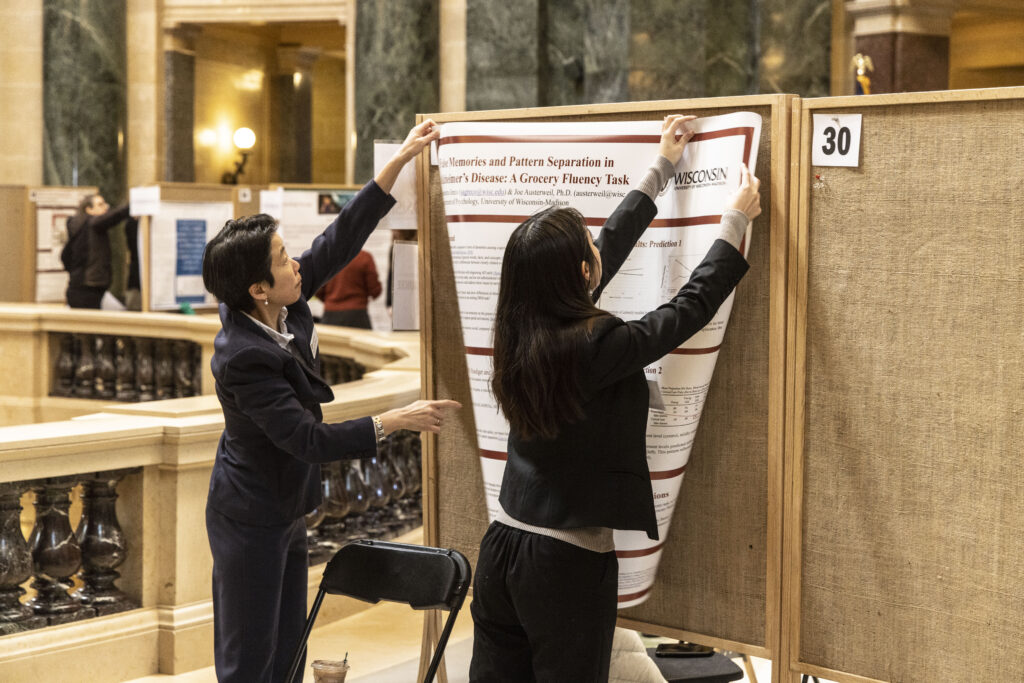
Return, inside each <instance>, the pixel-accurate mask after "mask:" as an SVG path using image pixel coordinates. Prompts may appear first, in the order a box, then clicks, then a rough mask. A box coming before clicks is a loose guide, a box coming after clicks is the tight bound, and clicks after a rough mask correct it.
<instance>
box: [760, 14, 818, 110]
mask: <svg viewBox="0 0 1024 683" xmlns="http://www.w3.org/2000/svg"><path fill="white" fill-rule="evenodd" d="M758 7H759V8H760V16H759V18H758V23H759V31H760V44H759V49H758V51H757V53H756V62H757V66H758V70H759V74H758V76H759V82H760V84H759V86H758V89H757V90H753V91H752V92H763V93H773V92H779V93H795V94H797V95H800V96H801V97H827V96H828V95H829V94H830V93H829V86H830V83H831V45H832V5H831V2H830V0H762V1H761V2H759V3H758Z"/></svg>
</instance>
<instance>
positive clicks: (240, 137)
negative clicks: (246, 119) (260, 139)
mask: <svg viewBox="0 0 1024 683" xmlns="http://www.w3.org/2000/svg"><path fill="white" fill-rule="evenodd" d="M231 140H232V141H233V142H234V143H235V147H236V148H237V149H238V152H239V154H241V155H242V159H241V160H240V161H236V162H235V170H234V171H224V175H222V176H221V178H220V181H221V182H222V183H224V184H225V185H237V184H238V176H240V175H242V173H244V172H245V162H246V161H248V160H249V150H250V149H252V147H253V145H255V144H256V133H254V132H252V128H239V129H238V130H236V131H235V134H234V135H233V136H232V137H231Z"/></svg>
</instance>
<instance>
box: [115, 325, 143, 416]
mask: <svg viewBox="0 0 1024 683" xmlns="http://www.w3.org/2000/svg"><path fill="white" fill-rule="evenodd" d="M114 358H115V361H114V365H115V366H116V370H117V379H116V380H115V381H114V398H116V399H117V400H118V401H134V400H136V399H137V398H138V397H139V390H138V388H137V387H136V386H135V349H134V348H133V344H132V340H131V338H130V337H118V338H117V340H116V341H115V342H114Z"/></svg>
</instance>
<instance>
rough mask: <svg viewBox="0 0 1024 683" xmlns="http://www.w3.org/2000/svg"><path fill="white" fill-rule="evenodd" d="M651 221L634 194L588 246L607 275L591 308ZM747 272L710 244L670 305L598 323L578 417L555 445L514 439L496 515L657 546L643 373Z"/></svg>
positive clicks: (652, 210)
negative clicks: (609, 532) (602, 530)
mask: <svg viewBox="0 0 1024 683" xmlns="http://www.w3.org/2000/svg"><path fill="white" fill-rule="evenodd" d="M657 212H658V210H657V208H656V207H655V205H654V202H652V201H651V200H650V198H648V197H647V195H645V194H643V193H641V192H637V191H635V190H634V191H633V192H630V193H629V194H628V195H626V197H625V199H623V200H622V203H621V204H620V205H619V206H618V208H617V209H616V210H615V212H614V213H613V214H612V215H611V216H610V217H609V218H608V221H607V223H605V225H604V228H603V229H602V230H601V234H600V235H599V236H598V238H597V239H596V240H594V244H595V245H597V248H598V250H599V251H600V252H601V263H602V266H603V269H602V276H601V284H600V286H599V287H598V288H597V290H596V291H595V292H594V298H595V300H596V299H597V298H598V297H599V296H600V294H601V292H602V291H603V290H604V288H605V286H606V285H607V284H608V281H609V280H611V278H612V277H613V276H614V275H615V273H616V272H618V270H619V268H620V267H621V266H622V264H623V262H624V261H625V260H626V257H627V256H629V252H630V251H631V250H632V249H633V245H634V244H636V241H637V240H638V239H639V238H640V235H642V234H643V232H644V230H645V229H646V228H647V226H648V225H649V224H650V222H651V220H652V219H653V218H654V216H655V214H656V213H657ZM748 268H749V266H748V265H747V262H746V260H745V259H744V258H743V256H742V255H740V253H739V252H738V251H737V250H736V249H735V248H734V247H733V246H732V245H731V244H729V243H728V242H725V241H723V240H716V241H715V243H714V244H713V245H712V246H711V249H709V250H708V253H707V255H706V256H705V257H704V260H703V261H702V262H701V263H700V265H698V266H697V267H696V268H694V269H693V273H692V274H691V276H690V279H689V281H688V282H687V283H686V284H685V285H683V287H682V288H681V289H680V290H679V291H678V292H677V293H676V295H675V296H674V297H673V298H672V299H671V300H670V301H668V302H666V303H664V304H662V305H661V306H659V307H658V308H657V309H655V310H653V311H651V312H650V313H648V314H647V315H645V316H644V317H642V318H641V319H639V320H630V321H628V322H627V321H623V320H622V319H620V318H616V317H614V316H611V315H608V316H603V317H600V318H597V319H596V322H595V323H594V327H593V329H592V330H591V332H590V335H589V337H588V340H587V343H586V345H585V347H584V349H583V351H582V353H581V357H580V384H581V389H582V392H583V399H584V405H583V413H584V416H583V418H582V419H581V420H580V421H578V422H575V423H571V424H566V425H564V426H563V427H562V429H561V431H560V432H559V434H558V436H556V437H555V438H553V439H540V438H537V439H531V440H526V439H523V438H521V437H520V436H519V434H518V433H516V431H515V430H514V429H513V430H511V431H510V433H509V437H508V462H507V463H506V465H505V475H504V478H503V479H502V482H501V493H500V494H499V501H500V502H501V506H502V508H504V510H505V511H506V512H507V513H508V514H510V515H511V516H512V517H514V518H515V519H518V520H519V521H521V522H526V523H527V524H533V525H535V526H542V527H548V528H552V529H568V528H573V527H584V526H602V527H610V528H612V529H635V530H639V531H645V532H646V533H647V536H648V537H649V538H652V539H655V540H657V538H658V521H657V517H656V516H655V510H654V495H653V492H652V489H651V475H650V471H649V470H648V468H647V410H648V404H649V393H648V388H647V380H646V378H645V377H644V367H646V366H647V365H650V364H651V363H653V362H654V361H656V360H658V359H659V358H661V357H662V356H664V355H665V354H667V353H669V352H670V351H672V349H675V348H676V347H678V346H679V345H680V344H682V343H683V342H684V341H686V340H687V339H689V338H690V337H692V336H693V335H694V334H696V333H697V332H699V331H700V330H701V328H703V327H704V326H705V325H707V324H708V323H709V322H710V321H711V319H712V318H713V317H714V316H715V313H716V312H717V311H718V308H719V306H721V305H722V303H723V302H724V301H725V300H726V298H727V297H728V296H729V294H730V293H731V292H732V290H733V289H734V288H735V287H736V284H737V283H738V282H739V281H740V278H742V277H743V275H744V274H745V273H746V272H747V269H748Z"/></svg>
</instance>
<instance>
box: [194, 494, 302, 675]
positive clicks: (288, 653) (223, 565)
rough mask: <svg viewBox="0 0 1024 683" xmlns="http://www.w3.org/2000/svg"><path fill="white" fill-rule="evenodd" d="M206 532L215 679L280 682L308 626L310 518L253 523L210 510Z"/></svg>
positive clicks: (208, 511) (207, 512)
mask: <svg viewBox="0 0 1024 683" xmlns="http://www.w3.org/2000/svg"><path fill="white" fill-rule="evenodd" d="M206 532H207V535H208V536H209V539H210V550H211V551H212V552H213V650H214V655H213V656H214V664H215V668H216V671H217V680H218V681H219V682H220V683H228V682H237V683H282V682H283V681H284V680H285V677H286V676H287V675H288V667H289V665H290V664H291V661H292V657H293V656H294V655H295V649H296V647H298V644H299V642H300V641H301V640H302V630H303V627H304V626H305V624H306V583H307V581H308V575H309V556H308V554H307V550H306V521H305V519H304V518H302V517H300V518H299V519H297V520H295V521H294V522H292V523H291V524H285V525H280V526H255V525H252V524H245V523H243V522H239V521H237V520H234V519H231V518H230V517H225V516H224V515H222V514H221V513H219V512H217V511H216V510H213V509H212V508H210V507H209V506H207V508H206ZM300 671H301V668H300Z"/></svg>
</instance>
